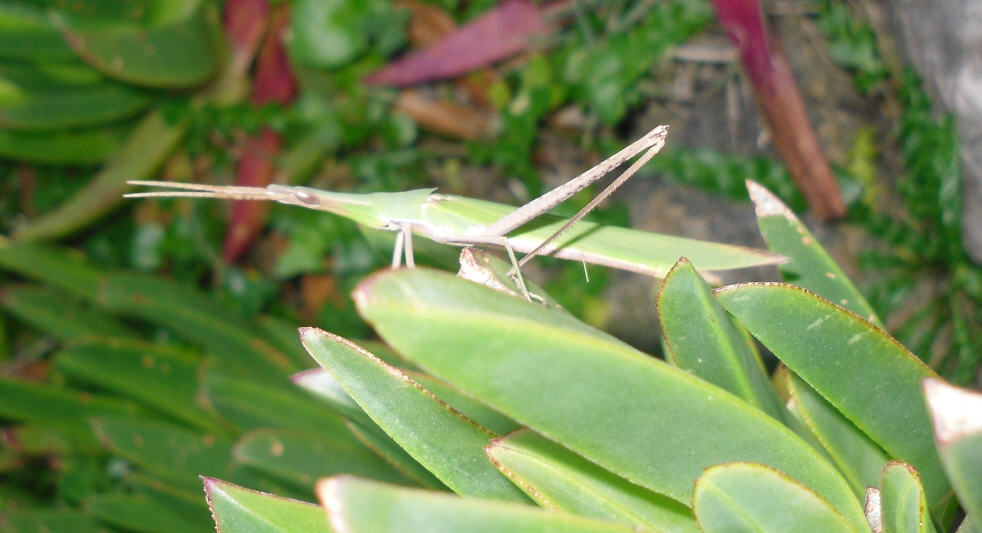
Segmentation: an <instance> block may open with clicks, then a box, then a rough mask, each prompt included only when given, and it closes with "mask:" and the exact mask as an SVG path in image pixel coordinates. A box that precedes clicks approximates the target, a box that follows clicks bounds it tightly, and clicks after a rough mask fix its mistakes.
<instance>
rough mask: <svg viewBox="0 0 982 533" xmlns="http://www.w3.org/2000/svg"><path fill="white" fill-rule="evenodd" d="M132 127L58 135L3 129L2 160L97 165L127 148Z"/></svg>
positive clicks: (100, 128) (101, 127)
mask: <svg viewBox="0 0 982 533" xmlns="http://www.w3.org/2000/svg"><path fill="white" fill-rule="evenodd" d="M130 129H131V125H130V124H123V125H119V124H115V125H111V126H100V127H95V128H86V129H79V130H66V131H58V132H54V133H52V132H39V131H14V130H4V129H0V157H6V158H10V159H18V160H21V161H25V162H28V163H42V164H51V165H95V164H98V163H102V162H103V161H106V160H107V159H109V157H110V156H112V155H113V154H115V153H117V152H118V151H119V150H120V148H121V147H122V146H123V145H124V141H125V139H126V134H127V132H129V131H130Z"/></svg>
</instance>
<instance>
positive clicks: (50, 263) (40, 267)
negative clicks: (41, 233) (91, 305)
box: [0, 240, 104, 301]
mask: <svg viewBox="0 0 982 533" xmlns="http://www.w3.org/2000/svg"><path fill="white" fill-rule="evenodd" d="M0 268H3V269H5V270H8V271H11V272H15V273H17V274H19V275H21V276H23V277H25V278H30V279H34V280H37V281H40V282H42V283H43V284H45V285H48V286H52V287H58V288H60V289H62V290H64V291H66V292H69V293H71V294H77V295H79V296H82V297H84V298H86V299H87V300H90V301H93V300H96V299H97V298H98V296H99V285H100V283H101V282H102V278H103V275H104V274H103V272H102V271H101V270H99V269H97V268H94V267H93V266H91V265H90V264H88V263H87V262H85V261H84V260H83V258H82V257H81V256H80V255H79V254H78V252H77V251H75V250H70V249H68V248H57V247H54V246H49V245H47V244H40V243H24V242H18V243H14V242H9V241H3V240H0Z"/></svg>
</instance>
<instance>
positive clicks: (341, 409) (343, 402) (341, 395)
mask: <svg viewBox="0 0 982 533" xmlns="http://www.w3.org/2000/svg"><path fill="white" fill-rule="evenodd" d="M290 379H292V380H293V382H294V383H296V384H297V385H298V386H299V387H300V388H302V389H304V390H306V391H307V392H310V393H311V394H313V395H314V396H317V397H318V398H319V399H321V400H324V401H325V402H327V404H328V405H330V406H331V407H332V408H333V409H334V410H335V411H337V412H338V413H339V414H341V415H342V416H344V417H345V418H347V419H348V420H352V421H354V422H357V423H359V424H361V425H363V426H366V427H372V426H374V425H375V422H372V419H371V418H369V417H368V415H366V414H365V411H362V410H361V406H359V405H358V403H357V402H355V401H354V400H353V399H351V396H348V393H347V392H345V391H344V388H342V387H341V384H340V383H338V380H337V379H335V378H334V376H333V375H331V373H330V372H328V371H327V370H326V369H324V368H312V369H310V370H304V371H303V372H298V373H296V374H294V375H293V376H291V377H290Z"/></svg>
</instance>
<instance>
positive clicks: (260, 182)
mask: <svg viewBox="0 0 982 533" xmlns="http://www.w3.org/2000/svg"><path fill="white" fill-rule="evenodd" d="M288 21H289V11H288V10H287V6H286V5H281V6H278V7H277V8H275V9H274V10H273V12H272V13H271V15H270V19H269V32H268V34H267V35H266V40H265V41H263V44H262V47H261V48H260V49H259V54H258V56H257V58H256V74H255V79H254V81H253V86H252V96H251V98H250V100H251V101H252V103H253V104H254V105H257V106H258V105H263V104H268V103H274V102H281V103H285V102H289V101H290V100H292V99H293V97H294V95H295V94H296V81H295V80H294V77H293V71H292V70H291V68H290V61H289V59H288V58H287V55H286V50H285V48H284V46H283V32H284V31H285V29H286V27H287V23H288ZM281 146H282V140H281V139H280V136H279V134H277V133H276V132H274V131H273V130H271V129H269V128H264V129H263V130H262V131H261V132H260V133H259V135H257V136H253V137H250V138H247V139H245V141H244V142H243V143H242V158H241V159H240V160H239V164H238V166H237V167H236V176H235V183H236V185H241V186H246V187H265V186H266V185H269V184H270V182H272V181H273V176H275V175H276V164H275V163H276V157H277V156H278V155H279V152H280V148H281ZM268 209H269V206H268V205H266V203H264V202H242V201H237V202H233V203H232V214H231V216H230V218H229V226H228V230H227V231H226V233H225V246H224V249H223V250H222V258H223V259H224V260H225V261H226V262H232V261H235V260H236V259H237V258H238V257H239V256H240V255H242V253H243V252H245V250H246V249H248V247H249V245H250V244H252V241H253V240H254V239H255V238H256V235H258V234H259V231H260V230H261V229H262V227H263V225H264V224H265V223H266V213H267V212H268Z"/></svg>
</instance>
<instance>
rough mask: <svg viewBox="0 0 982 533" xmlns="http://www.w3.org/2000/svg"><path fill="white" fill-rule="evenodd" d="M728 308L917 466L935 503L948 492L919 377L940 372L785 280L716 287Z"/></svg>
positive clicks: (883, 442)
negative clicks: (786, 282)
mask: <svg viewBox="0 0 982 533" xmlns="http://www.w3.org/2000/svg"><path fill="white" fill-rule="evenodd" d="M716 296H717V298H718V299H719V300H720V303H722V304H723V307H725V308H726V310H727V311H729V312H730V313H732V314H733V315H734V316H736V317H737V319H738V320H739V321H740V322H742V323H743V324H744V325H745V326H746V327H747V329H748V330H750V333H752V334H753V335H754V336H755V337H757V338H758V339H759V340H760V341H761V342H762V343H763V344H764V345H765V346H767V347H768V348H769V349H770V350H771V351H772V352H774V355H776V356H777V357H778V358H780V359H781V360H782V361H783V362H784V364H786V365H787V366H788V368H790V369H791V370H793V371H794V373H795V374H797V375H798V376H800V377H801V378H802V379H803V380H804V381H805V382H806V383H808V384H809V385H811V386H812V387H813V388H814V389H815V390H816V391H818V392H819V394H821V395H822V396H823V397H825V399H826V400H828V401H829V402H831V403H832V405H834V406H835V407H836V409H838V410H839V411H840V412H841V413H842V414H844V415H845V416H846V417H847V418H848V419H849V420H851V421H852V422H853V423H854V424H856V426H857V427H858V428H859V429H860V430H862V431H863V432H864V433H866V434H867V435H869V436H870V437H871V438H872V439H873V440H874V441H876V443H877V444H879V445H880V446H882V447H883V449H884V450H886V451H887V452H888V453H889V454H890V455H891V456H892V457H896V458H899V459H902V460H904V461H907V462H908V463H910V464H912V465H914V466H915V467H916V468H917V470H918V472H920V474H921V479H922V480H923V482H924V489H925V490H926V491H927V494H928V501H929V502H931V503H932V506H933V505H934V504H935V503H937V502H939V501H940V500H941V499H942V498H943V497H944V496H945V494H946V493H947V492H948V490H949V488H948V481H947V480H946V479H945V476H944V471H943V469H942V467H941V462H940V460H939V459H938V452H937V450H936V449H935V448H934V443H933V442H932V438H931V422H930V420H929V419H928V414H927V408H926V406H925V405H924V399H923V397H922V394H921V386H920V383H921V380H922V379H924V378H928V377H934V376H935V375H936V374H935V373H934V372H933V371H932V370H931V369H930V368H928V367H927V366H926V365H924V363H923V362H921V360H920V359H918V358H917V357H916V356H915V355H914V354H912V353H910V352H908V351H907V350H906V349H905V348H904V347H903V346H901V345H900V343H898V342H897V341H896V340H894V339H893V338H891V337H890V336H889V335H887V334H886V333H885V332H884V331H883V330H881V329H879V328H877V327H875V326H873V325H872V324H871V323H869V322H867V321H866V320H865V319H863V318H861V317H859V316H858V315H856V314H854V313H852V312H851V311H847V310H845V309H843V308H841V307H838V306H836V305H834V304H832V303H831V302H829V301H827V300H824V299H822V298H820V297H818V296H815V295H814V294H811V293H810V292H808V291H806V290H804V289H801V288H799V287H795V286H792V285H785V284H781V283H750V284H743V285H732V286H729V287H724V288H722V289H718V290H717V291H716Z"/></svg>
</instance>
